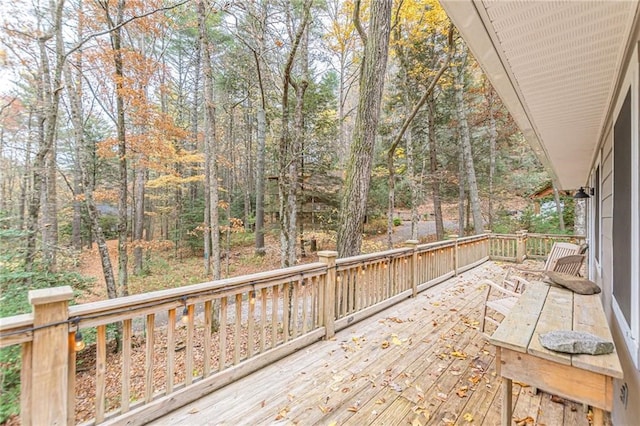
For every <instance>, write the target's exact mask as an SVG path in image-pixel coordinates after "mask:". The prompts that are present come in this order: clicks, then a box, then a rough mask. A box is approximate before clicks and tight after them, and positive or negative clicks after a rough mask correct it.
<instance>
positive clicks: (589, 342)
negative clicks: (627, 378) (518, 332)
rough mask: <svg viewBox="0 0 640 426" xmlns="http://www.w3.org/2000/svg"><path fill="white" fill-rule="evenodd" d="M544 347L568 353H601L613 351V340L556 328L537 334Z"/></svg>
mask: <svg viewBox="0 0 640 426" xmlns="http://www.w3.org/2000/svg"><path fill="white" fill-rule="evenodd" d="M539 339H540V344H541V345H542V346H544V347H545V348H547V349H549V350H552V351H556V352H566V353H570V354H590V355H601V354H608V353H611V352H613V342H608V341H606V340H604V339H602V338H600V337H598V336H595V335H593V334H591V333H585V332H582V331H573V330H556V331H551V332H549V333H545V334H541V335H539Z"/></svg>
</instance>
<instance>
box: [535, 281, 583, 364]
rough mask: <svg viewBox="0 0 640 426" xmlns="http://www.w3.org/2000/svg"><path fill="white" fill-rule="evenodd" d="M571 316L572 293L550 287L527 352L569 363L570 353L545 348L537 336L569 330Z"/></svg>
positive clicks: (554, 360) (561, 362)
mask: <svg viewBox="0 0 640 426" xmlns="http://www.w3.org/2000/svg"><path fill="white" fill-rule="evenodd" d="M572 317H573V293H572V292H570V291H567V290H564V289H560V288H556V287H550V288H549V295H548V296H547V299H546V302H545V304H544V307H543V308H542V311H541V312H540V318H539V319H538V324H537V325H536V328H535V330H534V333H533V337H532V338H531V342H530V343H529V348H528V352H529V353H530V354H531V355H535V356H537V357H540V358H543V359H548V360H550V361H553V362H558V363H560V364H566V365H571V356H570V355H567V354H563V353H560V352H555V351H550V350H549V349H547V348H545V347H544V346H542V344H540V340H539V336H540V335H541V334H544V333H548V332H550V331H555V330H571V328H572V327H573V325H572Z"/></svg>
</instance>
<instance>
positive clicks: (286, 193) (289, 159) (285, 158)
mask: <svg viewBox="0 0 640 426" xmlns="http://www.w3.org/2000/svg"><path fill="white" fill-rule="evenodd" d="M311 3H312V1H309V0H307V1H306V2H305V5H304V10H303V14H304V15H303V20H302V22H301V23H300V25H299V27H298V29H297V30H296V35H295V38H294V40H293V44H292V46H291V51H290V52H289V55H288V57H287V62H286V65H285V68H284V72H283V78H282V132H281V134H280V145H279V158H278V162H279V168H280V176H279V179H278V195H279V198H280V209H279V210H280V246H281V252H280V253H281V266H282V267H287V266H292V265H295V263H296V232H297V227H296V215H297V206H296V204H297V197H296V192H297V190H296V186H297V183H298V164H299V163H298V162H299V158H298V151H299V149H298V145H299V144H300V143H301V140H302V139H300V138H301V137H302V135H300V134H297V135H296V136H295V138H294V140H293V141H292V140H291V135H290V132H289V115H290V111H289V86H290V85H292V84H294V83H293V80H292V76H291V72H292V69H293V63H294V60H295V57H296V52H297V51H298V47H299V46H300V42H301V41H302V39H303V35H304V33H305V30H306V28H307V24H308V23H309V20H310V10H311ZM306 85H308V82H301V83H300V84H298V85H296V87H297V89H296V99H297V100H299V102H300V103H299V104H298V107H296V110H295V115H294V121H296V122H297V121H298V120H302V109H301V108H302V107H303V105H302V104H301V102H302V98H300V99H298V96H299V94H300V93H302V94H303V95H304V90H306V87H304V88H302V87H301V86H306ZM298 114H299V115H300V116H299V117H298ZM300 122H301V121H300Z"/></svg>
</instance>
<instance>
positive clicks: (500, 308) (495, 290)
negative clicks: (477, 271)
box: [479, 277, 529, 336]
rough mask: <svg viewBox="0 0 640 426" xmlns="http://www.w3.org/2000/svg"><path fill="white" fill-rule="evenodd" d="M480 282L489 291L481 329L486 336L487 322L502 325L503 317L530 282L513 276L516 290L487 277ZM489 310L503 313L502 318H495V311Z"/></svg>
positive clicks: (481, 320)
mask: <svg viewBox="0 0 640 426" xmlns="http://www.w3.org/2000/svg"><path fill="white" fill-rule="evenodd" d="M506 283H509V282H506ZM479 284H481V285H486V286H487V292H486V293H485V297H484V307H483V311H482V318H481V319H480V331H481V332H482V333H483V334H485V336H486V333H485V326H486V323H487V322H490V323H492V324H494V325H495V326H496V327H497V326H498V325H500V322H501V321H502V318H504V316H505V315H507V314H508V313H509V312H510V311H511V308H513V305H515V303H516V301H517V300H518V298H519V297H520V295H521V294H522V292H523V291H524V290H525V288H526V286H527V285H528V284H529V283H528V282H527V281H526V280H524V279H522V278H520V277H513V281H512V282H511V284H513V286H514V290H511V289H508V288H505V287H504V286H501V285H499V284H496V283H495V282H493V281H491V280H487V279H484V280H482V281H480V283H479ZM489 310H491V311H495V312H497V313H499V314H501V315H502V318H501V319H500V320H498V319H496V318H494V317H493V315H494V313H492V312H490V311H489Z"/></svg>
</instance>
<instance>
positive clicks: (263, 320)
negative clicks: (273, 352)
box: [260, 287, 273, 352]
mask: <svg viewBox="0 0 640 426" xmlns="http://www.w3.org/2000/svg"><path fill="white" fill-rule="evenodd" d="M260 303H261V307H262V309H261V310H260V352H264V349H265V343H266V340H267V288H266V287H264V288H262V289H261V290H260ZM271 305H272V306H273V301H271Z"/></svg>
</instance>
